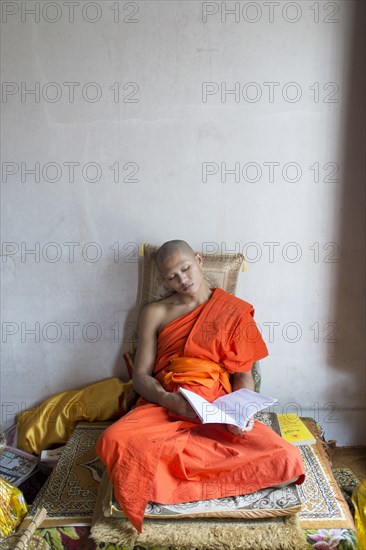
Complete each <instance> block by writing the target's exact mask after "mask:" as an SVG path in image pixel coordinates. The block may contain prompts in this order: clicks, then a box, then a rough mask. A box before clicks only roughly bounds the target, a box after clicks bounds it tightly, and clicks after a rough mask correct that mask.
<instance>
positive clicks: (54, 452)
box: [39, 445, 65, 468]
mask: <svg viewBox="0 0 366 550" xmlns="http://www.w3.org/2000/svg"><path fill="white" fill-rule="evenodd" d="M64 448H65V445H62V447H57V449H46V450H44V451H42V452H41V455H40V458H39V460H40V461H41V462H42V463H44V464H47V466H51V467H52V468H54V467H55V466H56V464H57V462H58V461H59V458H60V456H61V453H62V451H63V450H64Z"/></svg>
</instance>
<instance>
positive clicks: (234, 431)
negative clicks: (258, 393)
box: [226, 416, 254, 435]
mask: <svg viewBox="0 0 366 550" xmlns="http://www.w3.org/2000/svg"><path fill="white" fill-rule="evenodd" d="M253 426H254V417H253V416H252V418H251V419H250V420H249V421H248V423H247V425H246V426H245V428H238V426H233V425H232V424H226V427H227V429H228V430H229V432H230V433H232V434H234V435H244V434H246V433H248V432H250V431H252V429H253Z"/></svg>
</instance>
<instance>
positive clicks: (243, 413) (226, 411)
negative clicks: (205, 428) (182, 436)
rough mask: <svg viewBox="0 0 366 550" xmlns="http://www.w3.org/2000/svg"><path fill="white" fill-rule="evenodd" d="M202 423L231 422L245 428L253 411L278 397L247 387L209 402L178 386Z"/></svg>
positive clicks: (264, 406)
mask: <svg viewBox="0 0 366 550" xmlns="http://www.w3.org/2000/svg"><path fill="white" fill-rule="evenodd" d="M179 391H180V392H181V393H182V394H183V396H184V397H185V398H186V399H187V401H189V403H190V404H191V405H192V407H193V409H194V410H195V411H196V413H197V414H198V416H199V417H200V419H201V420H202V422H203V424H213V423H216V424H232V425H233V426H237V427H238V428H245V426H246V425H247V423H248V420H250V419H251V417H252V416H254V415H255V413H257V412H259V411H261V410H262V409H265V408H267V407H269V406H270V405H272V404H273V403H276V402H277V401H278V399H274V398H273V397H269V396H268V395H264V394H261V393H257V392H254V391H251V390H247V389H244V388H242V389H240V390H236V391H234V392H232V393H228V394H227V395H223V396H222V397H218V398H217V399H216V400H215V401H213V402H212V403H210V402H209V401H207V400H206V399H204V398H203V397H201V396H200V395H197V394H196V393H194V392H193V391H190V390H186V389H184V388H179Z"/></svg>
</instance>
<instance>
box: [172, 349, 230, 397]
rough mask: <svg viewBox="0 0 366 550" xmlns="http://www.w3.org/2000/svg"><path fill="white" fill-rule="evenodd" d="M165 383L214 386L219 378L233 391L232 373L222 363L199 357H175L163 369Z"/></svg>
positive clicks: (223, 384) (224, 385)
mask: <svg viewBox="0 0 366 550" xmlns="http://www.w3.org/2000/svg"><path fill="white" fill-rule="evenodd" d="M162 373H163V375H164V383H165V384H169V382H174V383H175V384H192V385H193V386H194V385H200V386H206V387H207V388H212V387H213V386H214V384H215V383H216V382H217V381H218V380H219V382H220V384H221V385H222V386H223V388H224V389H225V390H226V391H227V393H231V392H232V388H231V383H230V375H229V373H228V371H227V370H226V369H225V368H224V367H222V366H221V365H220V364H218V363H215V362H214V361H209V360H208V359H199V358H198V357H174V358H173V359H171V360H170V363H169V365H168V366H167V367H165V368H164V369H163V371H162Z"/></svg>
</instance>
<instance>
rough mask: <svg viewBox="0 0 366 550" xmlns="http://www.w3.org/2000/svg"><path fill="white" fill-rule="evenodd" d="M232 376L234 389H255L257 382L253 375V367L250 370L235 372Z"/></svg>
mask: <svg viewBox="0 0 366 550" xmlns="http://www.w3.org/2000/svg"><path fill="white" fill-rule="evenodd" d="M232 376H233V378H232V388H233V391H236V390H240V389H241V388H246V389H248V390H252V391H255V383H254V378H253V375H252V369H250V371H248V372H234V374H233V375H232Z"/></svg>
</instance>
